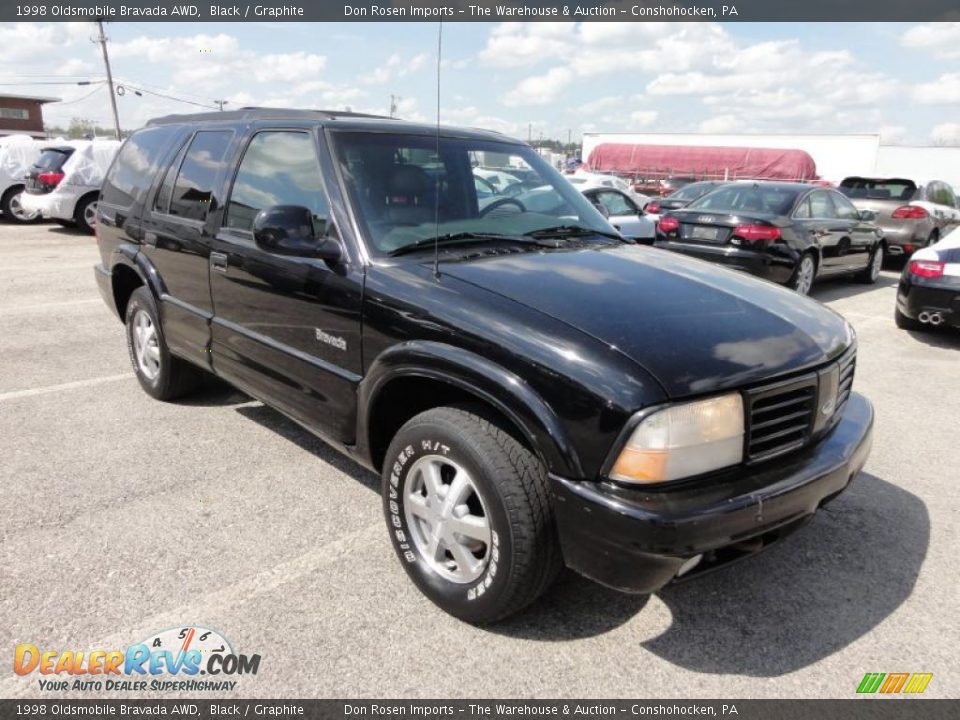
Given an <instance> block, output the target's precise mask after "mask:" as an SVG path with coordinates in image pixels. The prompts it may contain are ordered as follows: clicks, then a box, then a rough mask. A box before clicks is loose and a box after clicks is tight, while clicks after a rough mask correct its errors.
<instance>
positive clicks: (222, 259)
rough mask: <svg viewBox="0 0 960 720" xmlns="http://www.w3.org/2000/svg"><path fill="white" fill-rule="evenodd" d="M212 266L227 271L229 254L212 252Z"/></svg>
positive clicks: (223, 271)
mask: <svg viewBox="0 0 960 720" xmlns="http://www.w3.org/2000/svg"><path fill="white" fill-rule="evenodd" d="M210 267H211V268H213V269H214V270H216V271H217V272H222V273H225V272H226V271H227V256H226V254H225V253H221V252H212V253H210Z"/></svg>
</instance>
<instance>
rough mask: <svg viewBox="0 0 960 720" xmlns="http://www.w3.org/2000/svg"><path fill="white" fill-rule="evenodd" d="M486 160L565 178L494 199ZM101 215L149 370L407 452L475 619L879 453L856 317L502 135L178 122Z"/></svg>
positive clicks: (674, 567) (804, 514) (165, 128)
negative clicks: (229, 391) (640, 211)
mask: <svg viewBox="0 0 960 720" xmlns="http://www.w3.org/2000/svg"><path fill="white" fill-rule="evenodd" d="M481 165H482V166H484V167H490V166H491V165H497V166H502V167H504V168H518V169H522V170H523V171H524V172H525V174H526V175H527V176H528V177H532V178H534V179H535V180H536V183H537V185H538V186H540V187H546V188H547V189H548V191H549V192H548V193H540V194H538V196H537V197H538V198H539V201H538V204H537V206H536V207H527V206H526V205H524V203H523V202H522V200H520V199H518V198H517V197H512V196H507V195H504V196H502V197H495V198H493V199H491V198H490V197H486V196H485V197H484V198H483V202H480V201H479V199H478V196H477V193H478V190H477V183H476V182H475V178H474V173H473V168H474V167H476V166H481ZM549 194H552V195H553V197H552V198H549V197H545V196H546V195H549ZM540 201H542V202H540ZM98 213H99V217H98V223H97V228H98V237H99V247H100V254H101V264H99V265H98V266H97V268H96V273H95V274H96V277H97V282H98V284H99V286H100V290H101V293H102V295H103V297H104V300H105V301H106V302H107V304H108V305H109V306H110V307H111V308H112V309H113V310H114V311H115V312H116V313H117V315H118V316H119V317H120V318H121V319H122V320H123V321H124V323H125V325H126V329H127V340H128V345H129V350H130V358H131V361H132V364H133V367H134V370H135V372H136V375H137V378H138V379H139V382H140V384H141V385H142V386H143V389H144V390H145V391H146V392H147V393H149V394H150V395H152V396H153V397H155V398H158V399H162V400H170V399H173V398H176V397H179V396H182V395H184V394H186V393H187V392H189V391H190V390H192V389H193V388H195V387H196V386H197V383H198V381H199V380H200V379H201V378H202V376H203V371H206V372H208V373H213V374H215V375H217V376H219V377H221V378H223V379H224V380H226V381H228V382H230V383H232V384H233V385H235V386H236V387H238V388H240V389H241V390H243V391H244V392H246V393H248V394H249V395H251V396H252V397H254V398H257V399H259V400H261V401H263V402H264V403H267V404H269V405H271V406H272V407H274V408H276V409H277V410H279V411H280V412H282V413H284V414H285V415H287V416H289V417H290V418H293V419H294V420H296V421H297V422H299V423H301V424H302V425H304V426H305V427H307V428H309V429H310V430H311V431H313V432H315V433H317V434H318V435H320V436H321V437H323V438H324V439H326V440H327V441H328V442H330V443H331V444H333V445H334V446H336V447H338V448H339V449H341V450H343V451H344V452H346V453H347V454H348V455H350V456H351V457H353V458H354V459H356V460H357V461H358V462H359V463H361V464H362V465H364V466H365V467H367V468H370V469H372V470H374V471H376V472H378V473H380V474H381V476H382V479H383V507H384V513H385V517H386V522H387V528H388V531H389V536H390V540H391V542H392V543H393V546H394V548H395V550H396V552H397V555H398V557H399V559H400V561H401V563H402V565H403V566H404V568H405V569H406V571H407V573H408V574H409V575H410V578H411V579H412V580H413V582H414V583H415V584H416V585H417V586H418V587H419V588H420V589H421V590H422V591H423V593H424V594H426V595H427V596H428V597H429V598H430V599H431V600H432V601H433V602H435V603H436V604H437V605H439V606H440V607H441V608H443V609H444V610H446V611H447V612H449V613H451V614H453V615H455V616H457V617H459V618H462V619H464V620H468V621H471V622H489V621H494V620H498V619H500V618H503V617H506V616H507V615H509V614H511V613H514V612H516V611H517V610H519V609H521V608H522V607H524V606H526V605H527V604H529V603H530V602H532V601H533V600H534V599H535V598H537V597H538V596H539V595H540V594H541V593H543V592H544V590H545V589H546V588H547V587H548V586H549V584H550V582H551V581H552V580H553V579H554V577H555V576H556V574H557V572H558V571H559V570H560V568H561V567H562V566H563V565H567V566H569V567H571V568H573V569H574V570H576V571H578V572H580V573H582V574H584V575H586V576H588V577H590V578H593V579H594V580H596V581H598V582H601V583H603V584H605V585H608V586H611V587H614V588H618V589H621V590H624V591H628V592H637V593H649V592H653V591H655V590H657V589H659V588H661V587H662V586H664V585H665V584H667V583H669V582H671V581H674V580H676V579H677V578H681V577H683V578H686V577H692V576H694V575H696V574H699V573H701V572H704V571H706V570H709V569H711V568H713V567H716V566H718V565H720V564H723V563H726V562H729V561H731V560H735V559H737V558H740V557H743V556H745V555H748V554H750V553H754V552H756V551H757V550H759V549H762V548H763V547H765V546H766V545H768V544H769V543H770V542H772V541H774V540H777V539H779V538H781V537H783V536H785V535H787V534H788V533H789V532H791V531H792V530H794V529H796V528H797V527H799V526H800V525H802V524H803V523H804V522H805V521H807V520H808V519H809V518H810V517H811V516H812V515H813V513H814V512H815V511H816V510H817V509H818V508H819V507H821V506H822V505H823V504H824V503H826V502H827V501H829V500H831V499H832V498H834V497H835V496H836V495H837V494H838V493H840V492H841V491H843V490H844V488H846V487H847V485H848V484H849V482H850V481H851V479H852V478H853V477H854V476H855V475H856V474H857V473H858V472H859V471H860V469H861V468H862V467H863V464H864V463H865V462H866V459H867V455H868V453H869V450H870V441H871V432H872V424H873V412H872V409H871V406H870V403H869V402H868V401H867V400H866V399H864V398H863V397H861V396H859V395H857V394H856V393H854V392H853V391H852V384H853V376H854V369H855V366H856V340H855V337H854V333H853V330H852V329H851V327H850V325H849V324H848V323H847V322H845V321H844V320H843V319H842V318H841V317H840V316H838V315H836V314H835V313H833V312H832V311H830V310H828V309H826V308H824V307H822V306H821V305H820V304H818V303H816V302H814V301H812V300H809V299H807V298H802V297H797V296H796V295H795V294H794V293H791V292H790V291H788V290H785V289H782V288H779V287H776V286H774V285H773V284H770V283H766V282H762V281H758V280H756V279H753V278H750V277H747V276H745V275H742V274H739V273H736V272H734V271H728V270H725V269H722V268H718V267H716V266H713V265H710V264H708V263H704V262H701V261H698V260H694V259H690V258H686V257H683V256H680V255H675V254H672V253H666V252H663V251H660V250H656V249H652V248H645V247H639V246H636V245H634V244H633V243H631V242H628V241H625V240H624V239H623V238H621V237H620V236H619V235H618V234H617V233H616V232H615V231H614V230H613V229H612V228H611V227H610V225H609V224H608V223H607V222H606V221H605V219H604V218H603V217H602V215H601V214H600V213H599V212H598V211H597V210H596V209H595V208H594V207H593V206H592V205H591V204H590V202H589V201H588V200H587V199H586V198H584V197H583V195H581V194H580V193H579V192H577V190H576V189H575V188H574V187H573V186H571V185H570V184H569V183H568V182H566V181H565V180H564V179H563V178H562V176H561V175H559V174H558V173H557V172H556V171H555V170H554V169H553V168H551V167H550V166H549V165H548V164H547V163H545V162H544V161H543V160H542V159H541V158H540V157H539V156H538V155H537V154H536V153H535V152H534V151H533V150H532V149H531V148H530V147H528V146H527V145H525V144H523V143H521V142H518V141H514V140H510V139H508V138H505V137H503V136H501V135H499V134H496V133H492V132H482V131H477V130H461V129H455V128H441V129H440V130H439V131H438V130H437V128H436V127H433V126H425V125H416V124H407V123H403V122H400V121H396V120H390V119H386V118H375V117H365V116H358V115H351V114H346V113H335V112H321V111H293V110H241V111H236V112H222V113H212V114H206V115H194V116H170V117H166V118H161V119H159V120H155V121H153V122H151V123H150V124H149V125H148V127H146V128H145V129H143V130H140V131H138V132H136V133H134V134H133V135H132V136H131V137H130V139H129V140H128V141H127V142H126V144H125V145H124V147H123V149H122V150H121V152H120V153H119V155H118V157H117V159H116V161H115V162H114V165H113V167H112V168H111V170H110V173H109V176H108V178H107V180H106V182H105V184H104V187H103V191H102V195H101V199H100V203H99V210H98ZM266 492H268V491H265V497H266Z"/></svg>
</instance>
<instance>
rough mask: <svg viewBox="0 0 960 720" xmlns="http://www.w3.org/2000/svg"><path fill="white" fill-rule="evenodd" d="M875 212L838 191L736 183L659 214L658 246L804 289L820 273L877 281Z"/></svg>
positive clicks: (880, 246) (879, 253) (879, 257)
mask: <svg viewBox="0 0 960 720" xmlns="http://www.w3.org/2000/svg"><path fill="white" fill-rule="evenodd" d="M872 220H873V213H871V212H869V211H863V212H860V211H858V210H857V209H856V208H855V207H854V206H853V204H852V203H851V202H850V201H849V200H847V198H845V197H844V196H843V195H841V194H840V193H838V192H837V191H836V190H832V189H829V188H823V187H815V186H811V185H805V184H802V183H787V182H737V183H731V184H729V185H724V186H722V187H719V188H717V189H716V190H714V191H712V192H710V193H707V194H706V195H704V196H703V197H701V198H699V199H698V200H694V201H693V202H692V203H690V204H689V205H688V206H687V207H685V208H683V209H681V210H672V211H670V212H668V213H666V214H664V215H661V216H660V220H659V222H658V223H657V239H656V241H655V245H656V246H657V247H659V248H663V249H666V250H672V251H674V252H679V253H683V254H685V255H693V256H695V257H698V258H701V259H703V260H710V261H712V262H717V263H721V264H723V265H727V266H730V267H733V268H736V269H738V270H744V271H746V272H749V273H751V274H752V275H757V276H759V277H762V278H764V279H766V280H772V281H773V282H776V283H780V284H782V285H788V286H789V287H791V288H793V289H794V290H796V291H797V292H798V293H800V294H803V295H806V294H807V293H808V292H809V291H810V287H811V286H812V285H813V282H814V280H815V279H817V278H821V277H826V276H835V275H841V274H855V275H856V276H857V278H858V279H860V280H861V281H862V282H865V283H875V282H876V281H877V278H878V277H879V276H880V267H881V265H882V264H883V253H884V240H883V235H882V233H881V231H880V229H879V228H878V227H877V226H876V225H875V224H874V223H873V222H872Z"/></svg>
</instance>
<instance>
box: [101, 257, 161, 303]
mask: <svg viewBox="0 0 960 720" xmlns="http://www.w3.org/2000/svg"><path fill="white" fill-rule="evenodd" d="M110 260H111V262H110V276H111V283H112V282H113V281H112V278H113V273H114V271H115V270H116V268H117V266H118V265H124V266H126V267H128V268H130V269H131V270H133V271H134V272H135V273H136V274H137V275H139V276H140V280H141V281H142V282H143V284H144V285H145V286H147V287H148V288H149V289H150V292H152V293H153V296H154V298H156V300H157V302H158V303H159V301H160V298H161V297H162V296H163V295H164V294H165V293H166V292H167V287H166V285H165V284H164V282H163V279H162V278H161V277H160V273H159V272H157V268H156V267H154V265H153V263H152V262H150V259H149V258H148V257H147V256H146V255H144V254H143V253H142V252H140V246H139V245H134V244H133V243H122V244H120V245H118V246H117V247H116V248H114V250H113V253H112V254H111V257H110Z"/></svg>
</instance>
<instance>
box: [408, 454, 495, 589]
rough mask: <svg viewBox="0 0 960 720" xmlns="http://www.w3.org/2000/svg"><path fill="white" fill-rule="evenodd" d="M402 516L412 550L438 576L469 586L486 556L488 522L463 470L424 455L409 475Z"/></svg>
mask: <svg viewBox="0 0 960 720" xmlns="http://www.w3.org/2000/svg"><path fill="white" fill-rule="evenodd" d="M403 505H404V514H405V516H406V520H407V526H408V527H409V528H410V532H411V534H412V535H413V541H414V544H415V545H416V547H417V550H419V551H420V555H421V556H422V557H423V559H424V560H425V561H426V563H427V564H428V565H429V566H430V567H431V569H433V570H434V571H435V572H436V573H437V574H438V575H440V576H441V577H443V578H444V579H446V580H449V581H451V582H454V583H459V584H464V583H469V582H473V581H474V580H476V579H477V578H478V577H480V575H482V574H483V571H484V569H485V568H486V566H487V561H488V560H489V556H490V548H491V544H490V538H491V530H490V520H489V516H488V515H487V513H486V511H485V509H484V504H483V498H482V497H481V496H480V492H479V490H478V488H477V485H476V484H475V482H474V480H473V478H472V477H471V476H470V473H468V472H467V471H466V470H465V469H464V468H463V467H462V466H461V465H459V464H458V463H456V462H453V461H452V460H450V459H449V458H446V457H442V456H440V455H425V456H423V457H422V458H420V459H419V460H417V462H415V463H414V464H413V466H412V467H411V468H410V471H409V473H408V475H407V484H406V491H405V497H404V503H403Z"/></svg>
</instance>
